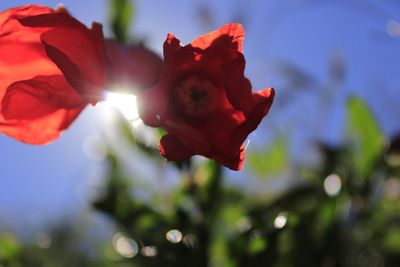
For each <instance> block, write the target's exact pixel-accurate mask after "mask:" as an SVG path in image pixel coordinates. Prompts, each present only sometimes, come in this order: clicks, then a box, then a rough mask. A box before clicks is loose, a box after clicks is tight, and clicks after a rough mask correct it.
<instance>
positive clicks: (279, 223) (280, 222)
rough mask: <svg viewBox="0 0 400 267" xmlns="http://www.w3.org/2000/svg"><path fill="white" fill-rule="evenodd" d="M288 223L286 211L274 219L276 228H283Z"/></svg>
mask: <svg viewBox="0 0 400 267" xmlns="http://www.w3.org/2000/svg"><path fill="white" fill-rule="evenodd" d="M286 223H287V214H286V212H281V213H279V214H278V216H276V218H275V221H274V226H275V228H276V229H282V228H283V227H285V225H286Z"/></svg>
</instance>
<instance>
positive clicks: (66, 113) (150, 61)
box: [0, 5, 162, 144]
mask: <svg viewBox="0 0 400 267" xmlns="http://www.w3.org/2000/svg"><path fill="white" fill-rule="evenodd" d="M161 65H162V62H161V59H160V58H159V57H158V56H157V55H155V54H154V53H152V52H150V51H148V50H147V49H145V48H143V47H138V46H134V45H118V44H117V43H115V42H114V41H112V40H105V39H104V37H103V33H102V26H101V25H100V24H98V23H93V25H92V28H91V29H89V28H87V27H86V26H85V25H83V24H82V23H81V22H79V21H78V20H76V19H75V18H73V17H71V16H70V15H69V14H68V13H67V11H66V10H65V9H58V10H57V11H54V10H51V9H49V8H46V7H42V6H34V5H28V6H23V7H18V8H13V9H10V10H7V11H4V12H1V13H0V102H1V104H0V111H1V112H0V132H2V133H4V134H6V135H9V136H11V137H13V138H15V139H17V140H20V141H23V142H26V143H31V144H43V143H48V142H50V141H53V140H54V139H55V138H57V137H58V136H59V134H60V132H61V131H62V130H64V129H66V128H67V127H68V126H69V125H70V124H71V123H72V121H73V120H74V119H75V118H76V117H77V116H78V114H79V113H80V111H81V110H82V109H83V108H84V107H85V106H86V104H87V103H92V104H95V103H97V102H98V101H100V100H102V99H104V95H105V90H106V89H110V90H112V89H113V88H114V87H116V86H121V85H123V86H125V87H127V86H130V87H131V88H134V90H133V91H134V92H135V93H136V90H138V89H137V88H139V89H141V88H144V87H146V86H149V85H153V84H154V83H155V82H156V81H157V80H158V76H159V73H160V72H161Z"/></svg>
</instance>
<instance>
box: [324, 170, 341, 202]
mask: <svg viewBox="0 0 400 267" xmlns="http://www.w3.org/2000/svg"><path fill="white" fill-rule="evenodd" d="M341 188H342V181H341V180H340V177H339V176H338V175H337V174H331V175H329V176H328V177H326V178H325V181H324V190H325V192H326V194H327V195H328V196H330V197H333V196H336V195H337V194H338V193H339V191H340V189H341Z"/></svg>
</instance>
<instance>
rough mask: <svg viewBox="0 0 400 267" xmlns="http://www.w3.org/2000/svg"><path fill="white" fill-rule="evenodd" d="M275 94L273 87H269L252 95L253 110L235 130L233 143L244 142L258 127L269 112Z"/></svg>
mask: <svg viewBox="0 0 400 267" xmlns="http://www.w3.org/2000/svg"><path fill="white" fill-rule="evenodd" d="M274 96H275V91H274V89H273V88H267V89H264V90H261V91H258V92H256V93H254V94H253V95H252V99H253V110H252V112H251V113H250V114H249V115H248V116H246V121H245V122H244V123H243V124H242V125H240V126H239V127H237V129H235V131H234V132H233V133H234V135H233V136H232V144H236V145H238V144H242V143H243V142H244V141H245V140H246V138H247V136H248V135H249V134H250V133H251V132H252V131H254V130H255V129H256V128H257V127H258V125H259V124H260V122H261V120H262V119H263V118H264V117H265V116H266V115H267V114H268V111H269V110H270V108H271V105H272V102H273V100H274Z"/></svg>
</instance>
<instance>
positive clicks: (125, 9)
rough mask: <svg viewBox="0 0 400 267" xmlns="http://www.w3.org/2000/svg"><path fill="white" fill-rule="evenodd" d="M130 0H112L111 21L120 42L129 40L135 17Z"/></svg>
mask: <svg viewBox="0 0 400 267" xmlns="http://www.w3.org/2000/svg"><path fill="white" fill-rule="evenodd" d="M133 11H134V9H133V5H132V3H131V1H130V0H110V14H109V16H110V23H111V29H112V31H113V33H114V36H115V38H116V39H117V40H118V41H120V42H126V41H127V40H128V30H129V26H130V24H131V22H132V18H133Z"/></svg>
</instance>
